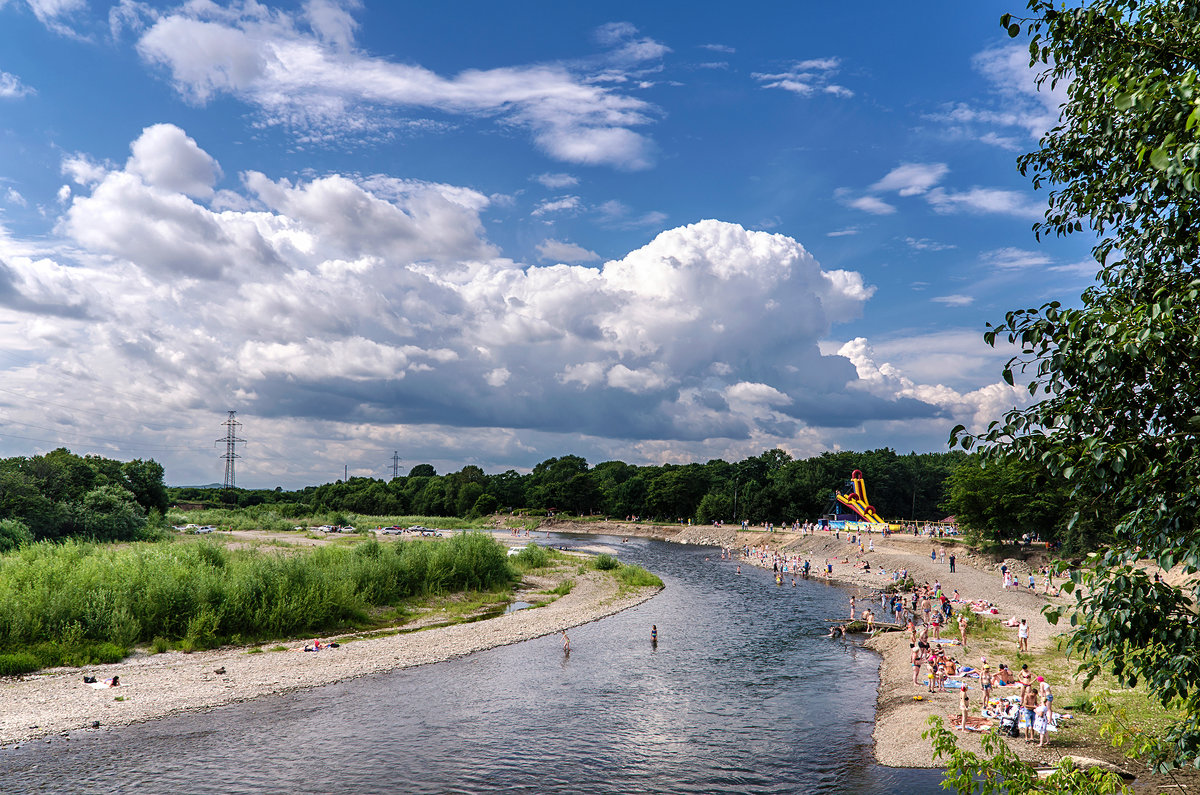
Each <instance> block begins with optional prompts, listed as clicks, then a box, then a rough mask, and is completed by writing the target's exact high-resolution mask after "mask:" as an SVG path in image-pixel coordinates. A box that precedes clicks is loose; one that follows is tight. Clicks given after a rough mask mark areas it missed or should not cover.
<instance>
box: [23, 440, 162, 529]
mask: <svg viewBox="0 0 1200 795" xmlns="http://www.w3.org/2000/svg"><path fill="white" fill-rule="evenodd" d="M168 505H169V500H168V496H167V488H166V485H165V484H164V483H163V468H162V466H161V465H159V464H158V462H156V461H153V460H149V461H142V460H135V461H126V462H121V461H115V460H113V459H109V458H103V457H101V456H91V455H89V456H77V455H75V454H74V453H72V452H70V451H69V450H65V449H61V448H60V449H58V450H53V451H51V452H49V453H46V454H45V455H40V456H32V457H28V458H27V457H24V456H19V457H16V458H5V459H0V521H5V520H11V521H15V522H17V523H18V524H19V525H21V526H22V527H24V528H25V529H26V531H28V533H29V534H30V535H32V537H33V539H34V540H41V539H62V538H68V537H81V538H94V539H98V540H109V541H129V540H133V539H135V538H138V537H140V536H141V535H142V533H143V531H144V530H145V528H146V526H147V521H146V517H147V514H148V513H149V512H151V511H157V512H159V513H161V512H162V511H164V510H166V508H167V506H168ZM22 537H23V535H22ZM0 548H2V546H0Z"/></svg>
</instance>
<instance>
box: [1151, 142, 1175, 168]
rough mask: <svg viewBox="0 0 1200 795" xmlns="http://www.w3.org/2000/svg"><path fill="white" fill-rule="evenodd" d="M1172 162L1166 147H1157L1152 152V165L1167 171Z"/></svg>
mask: <svg viewBox="0 0 1200 795" xmlns="http://www.w3.org/2000/svg"><path fill="white" fill-rule="evenodd" d="M1170 164H1171V156H1170V154H1168V153H1167V150H1166V149H1161V148H1160V149H1155V150H1153V151H1151V152H1150V165H1152V166H1154V167H1155V168H1157V169H1158V170H1159V171H1166V170H1167V166H1169V165H1170Z"/></svg>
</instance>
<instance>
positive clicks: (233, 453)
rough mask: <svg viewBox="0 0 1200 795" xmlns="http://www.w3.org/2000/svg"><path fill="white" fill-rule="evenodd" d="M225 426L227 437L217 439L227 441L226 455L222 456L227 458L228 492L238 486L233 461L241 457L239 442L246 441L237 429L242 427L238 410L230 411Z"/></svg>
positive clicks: (225, 487)
mask: <svg viewBox="0 0 1200 795" xmlns="http://www.w3.org/2000/svg"><path fill="white" fill-rule="evenodd" d="M221 424H222V425H224V426H225V438H223V439H217V441H218V442H225V455H223V456H221V458H222V459H224V460H225V485H224V489H225V491H226V492H229V491H232V490H233V489H235V488H236V487H237V482H236V478H235V475H234V466H233V462H234V461H236V460H237V459H239V458H241V456H240V455H238V454H237V443H238V442H244V441H246V440H245V439H239V438H238V435H237V429H238V428H239V427H241V425H242V424H241V423H240V422H238V421H237V412H236V411H231V412H229V418H228V419H227V420H225V422H223V423H221Z"/></svg>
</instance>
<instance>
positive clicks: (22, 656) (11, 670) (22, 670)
mask: <svg viewBox="0 0 1200 795" xmlns="http://www.w3.org/2000/svg"><path fill="white" fill-rule="evenodd" d="M41 667H42V664H41V662H40V661H39V660H38V658H37V657H35V656H34V655H32V654H29V653H28V652H17V653H16V654H0V676H17V675H18V674H28V673H32V672H34V671H36V670H37V669H39V668H41Z"/></svg>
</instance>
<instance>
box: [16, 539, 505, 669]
mask: <svg viewBox="0 0 1200 795" xmlns="http://www.w3.org/2000/svg"><path fill="white" fill-rule="evenodd" d="M513 576H514V575H513V572H512V570H511V568H510V567H509V565H508V561H507V560H506V553H505V550H504V547H503V546H501V545H500V544H499V543H497V542H496V541H495V539H493V538H491V537H490V536H487V535H483V534H479V533H464V534H460V535H456V536H455V537H453V538H451V539H447V540H439V541H433V540H421V541H411V542H406V543H403V544H380V543H378V542H377V541H374V540H371V541H368V542H365V543H361V544H357V545H355V546H354V547H352V548H346V547H340V546H326V547H319V548H316V549H312V550H303V551H298V552H297V553H296V554H289V555H278V554H262V553H259V552H256V551H254V550H229V549H226V548H224V547H221V546H217V545H215V544H212V543H173V544H145V543H138V544H132V545H128V546H120V547H115V546H107V545H97V544H91V543H83V542H77V541H68V542H67V543H64V544H54V545H52V544H47V543H40V544H33V545H30V546H27V547H24V548H22V549H21V550H19V551H16V552H12V553H8V554H5V555H0V649H4V650H5V652H6V654H3V655H0V671H6V670H7V672H9V673H15V672H19V671H15V670H13V669H15V668H22V667H23V668H25V669H26V670H31V669H30V667H29V666H30V664H31V663H30V658H34V659H36V661H37V663H38V665H37V666H36V667H46V666H52V665H60V664H87V663H92V662H107V661H115V660H117V659H120V658H121V657H123V656H124V655H125V654H126V653H128V650H129V649H130V648H131V647H133V646H135V645H138V644H143V643H145V644H150V643H154V644H156V645H157V646H161V645H162V642H163V641H164V640H165V641H167V642H170V643H171V644H172V645H175V646H177V647H180V648H184V649H190V648H211V647H213V646H217V645H220V644H222V643H227V642H236V643H250V642H257V641H261V640H265V639H270V638H286V637H295V636H298V635H306V634H317V633H321V632H324V631H328V630H332V629H338V628H345V627H352V626H362V625H364V624H365V623H366V621H367V620H368V617H369V611H370V609H371V608H372V607H376V606H383V605H394V604H396V603H398V602H399V601H401V600H403V599H406V598H408V597H413V596H422V595H429V594H438V593H445V592H449V591H460V590H489V589H494V588H498V587H504V586H507V585H508V584H510V583H511V582H512V580H513ZM156 639H157V640H156ZM22 655H24V656H22ZM14 658H19V659H14Z"/></svg>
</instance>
